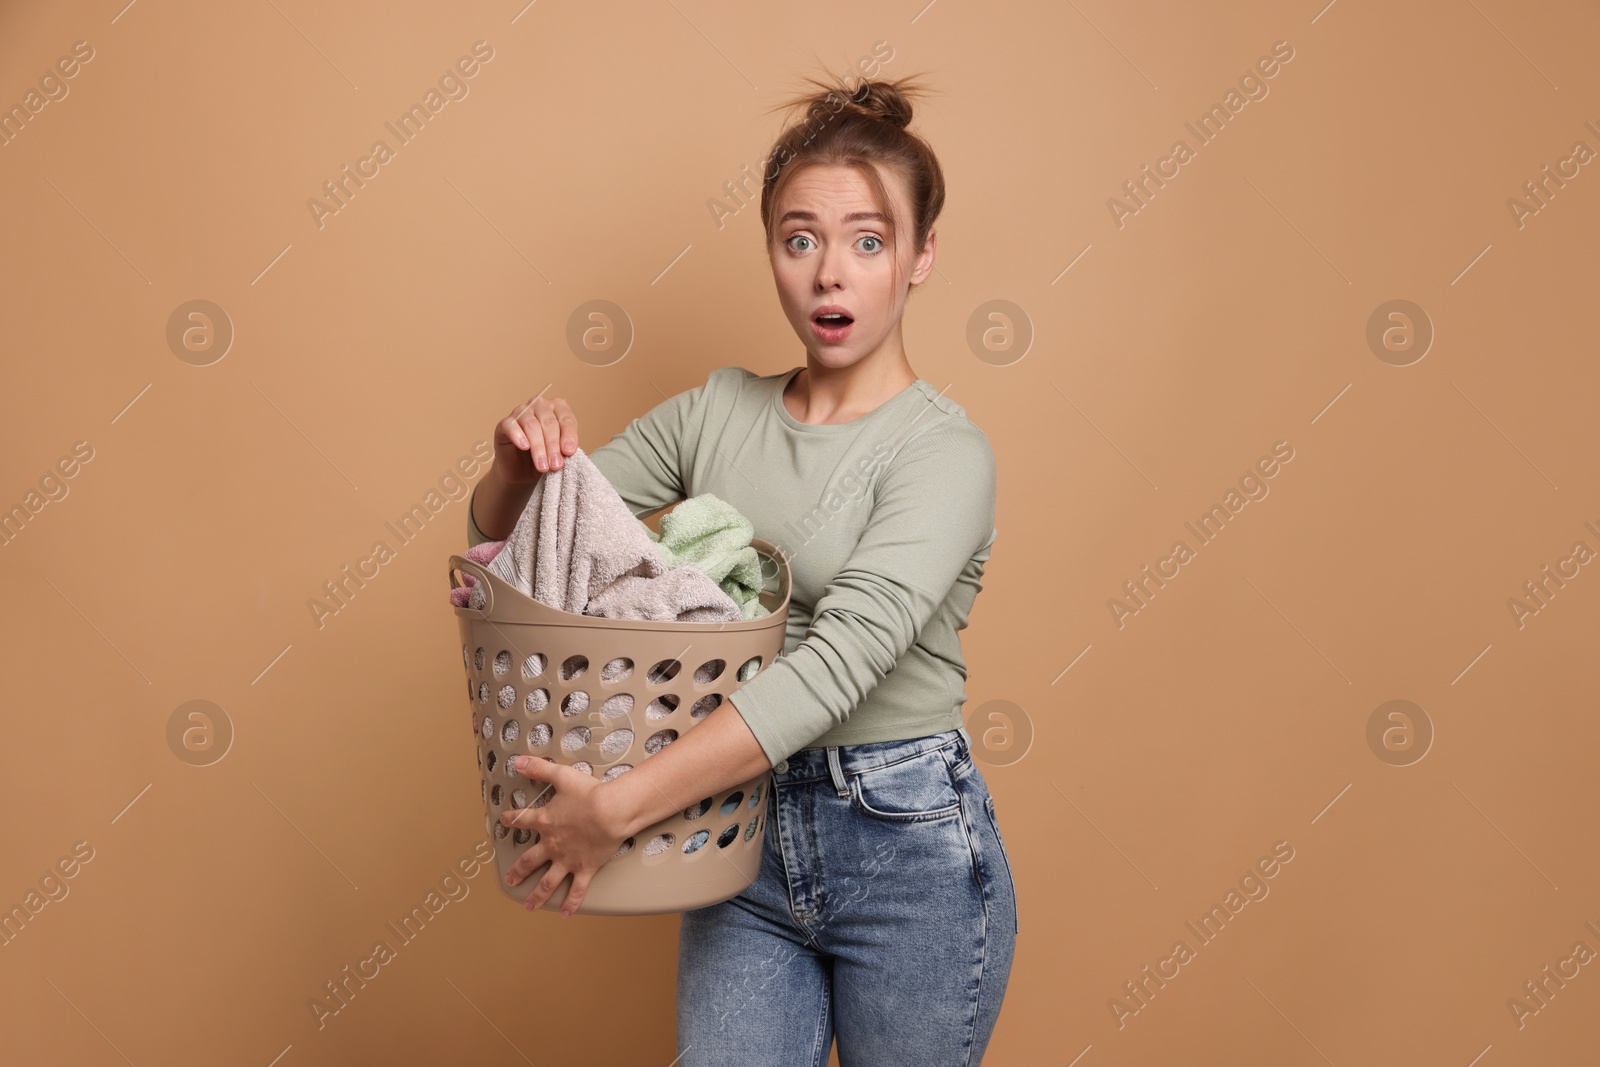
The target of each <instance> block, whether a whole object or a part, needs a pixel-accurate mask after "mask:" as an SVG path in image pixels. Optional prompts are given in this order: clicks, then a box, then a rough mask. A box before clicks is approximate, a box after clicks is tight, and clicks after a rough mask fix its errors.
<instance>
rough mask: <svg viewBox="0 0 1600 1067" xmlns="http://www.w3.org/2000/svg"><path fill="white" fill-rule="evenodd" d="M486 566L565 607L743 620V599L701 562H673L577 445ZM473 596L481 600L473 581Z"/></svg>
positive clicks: (539, 487)
mask: <svg viewBox="0 0 1600 1067" xmlns="http://www.w3.org/2000/svg"><path fill="white" fill-rule="evenodd" d="M488 569H489V570H491V571H493V572H494V573H495V574H496V575H498V576H499V577H501V578H503V579H505V581H506V582H508V583H510V584H511V585H513V586H515V587H516V588H517V589H520V590H522V591H523V592H524V593H527V594H528V595H529V596H531V597H533V599H535V600H537V601H539V602H540V603H543V604H548V605H549V606H550V607H552V608H557V609H559V610H561V611H570V612H573V613H574V614H579V615H598V616H604V617H606V618H611V619H653V620H659V621H673V622H738V621H739V620H741V619H742V618H743V617H744V614H743V611H742V610H741V609H740V607H739V605H738V604H737V603H736V602H735V601H734V599H733V598H732V597H730V596H729V595H728V594H727V593H725V592H723V591H722V588H721V586H719V585H718V584H717V582H716V580H715V579H713V578H711V576H710V575H708V574H706V572H705V571H702V570H700V569H698V568H696V567H693V566H689V565H684V566H680V567H668V566H667V563H666V561H665V560H664V559H663V558H662V555H661V550H660V549H659V548H657V547H656V545H655V542H654V541H652V540H651V539H650V532H649V530H648V528H647V527H646V526H645V525H644V523H642V522H640V521H639V520H638V519H637V518H635V517H634V515H633V513H632V512H631V511H629V510H628V505H627V504H626V503H624V502H623V499H622V497H621V496H620V495H619V494H618V493H617V490H616V488H615V487H614V486H612V484H611V483H610V482H609V481H608V480H607V479H606V476H605V475H603V474H601V473H600V468H599V467H596V466H595V465H594V460H592V459H590V458H589V457H588V456H587V455H585V454H584V451H583V449H581V448H580V449H578V450H576V451H575V452H573V454H572V455H571V456H568V457H567V458H566V460H565V461H564V462H563V463H562V465H561V469H559V470H553V471H546V472H545V473H544V474H543V475H542V476H541V477H540V478H539V481H538V483H537V484H536V485H534V487H533V495H532V496H531V497H529V498H528V504H527V507H525V508H524V509H523V511H522V515H521V517H520V518H518V519H517V525H516V528H515V529H513V530H512V531H511V536H510V537H508V538H506V543H505V545H504V547H502V548H501V549H500V552H499V554H498V555H496V556H495V557H494V559H493V560H491V561H490V562H489V565H488ZM469 603H471V604H473V606H475V607H482V606H483V593H482V590H480V589H478V588H477V587H476V586H474V587H473V591H472V594H471V597H470V598H469Z"/></svg>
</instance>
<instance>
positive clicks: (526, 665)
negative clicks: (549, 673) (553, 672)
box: [522, 652, 544, 678]
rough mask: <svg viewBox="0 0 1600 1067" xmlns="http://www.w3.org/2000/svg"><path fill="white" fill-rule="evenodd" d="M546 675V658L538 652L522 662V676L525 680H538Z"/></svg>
mask: <svg viewBox="0 0 1600 1067" xmlns="http://www.w3.org/2000/svg"><path fill="white" fill-rule="evenodd" d="M543 673H544V656H543V655H541V654H540V653H538V652H535V653H534V654H533V655H531V656H529V657H528V658H527V659H525V660H523V661H522V676H523V677H524V678H537V677H539V675H541V674H543Z"/></svg>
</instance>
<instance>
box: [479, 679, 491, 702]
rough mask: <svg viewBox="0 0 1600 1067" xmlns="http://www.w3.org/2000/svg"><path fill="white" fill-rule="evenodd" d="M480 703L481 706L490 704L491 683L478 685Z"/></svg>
mask: <svg viewBox="0 0 1600 1067" xmlns="http://www.w3.org/2000/svg"><path fill="white" fill-rule="evenodd" d="M478 703H480V704H487V703H489V683H488V682H479V683H478Z"/></svg>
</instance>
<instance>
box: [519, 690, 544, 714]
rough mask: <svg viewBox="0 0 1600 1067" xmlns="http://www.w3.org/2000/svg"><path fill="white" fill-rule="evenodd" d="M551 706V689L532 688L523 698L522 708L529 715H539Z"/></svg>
mask: <svg viewBox="0 0 1600 1067" xmlns="http://www.w3.org/2000/svg"><path fill="white" fill-rule="evenodd" d="M549 706H550V690H548V689H532V690H529V692H528V695H527V696H526V697H524V698H523V700H522V710H524V711H526V712H527V713H528V714H529V715H537V714H539V712H541V711H543V710H544V709H545V708H548V707H549Z"/></svg>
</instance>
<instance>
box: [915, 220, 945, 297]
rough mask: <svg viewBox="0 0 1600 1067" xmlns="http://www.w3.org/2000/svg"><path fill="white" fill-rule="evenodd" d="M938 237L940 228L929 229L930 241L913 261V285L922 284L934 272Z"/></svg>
mask: <svg viewBox="0 0 1600 1067" xmlns="http://www.w3.org/2000/svg"><path fill="white" fill-rule="evenodd" d="M938 237H939V231H938V230H929V231H928V243H927V245H926V247H924V248H923V250H922V251H921V252H920V253H919V254H918V255H917V258H916V260H915V262H913V263H912V265H911V284H912V285H921V284H922V283H923V282H924V281H925V280H927V277H928V275H930V274H932V273H933V253H934V245H935V244H936V243H937V241H938Z"/></svg>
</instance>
